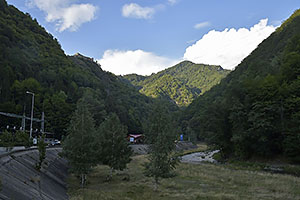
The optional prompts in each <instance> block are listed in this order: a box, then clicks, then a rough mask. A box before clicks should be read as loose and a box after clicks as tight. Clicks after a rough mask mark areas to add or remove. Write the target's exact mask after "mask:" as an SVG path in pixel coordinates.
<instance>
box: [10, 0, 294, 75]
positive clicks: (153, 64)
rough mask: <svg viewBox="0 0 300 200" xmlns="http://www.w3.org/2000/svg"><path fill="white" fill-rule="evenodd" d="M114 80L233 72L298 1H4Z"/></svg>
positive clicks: (67, 48) (66, 50)
mask: <svg viewBox="0 0 300 200" xmlns="http://www.w3.org/2000/svg"><path fill="white" fill-rule="evenodd" d="M8 3H9V4H12V5H14V6H16V7H17V8H19V9H20V10H21V11H23V12H28V13H30V15H31V16H32V17H33V18H36V19H37V20H38V22H39V23H40V24H41V25H42V26H43V27H45V28H46V30H47V31H49V32H50V33H51V34H52V35H54V37H56V38H57V39H58V41H59V42H60V44H61V45H62V48H63V49H64V51H65V52H66V54H69V55H72V54H75V53H76V52H80V53H81V54H84V55H86V56H89V57H93V58H95V59H97V60H98V62H99V63H100V64H101V65H102V68H104V69H105V70H107V71H112V72H113V73H115V74H127V73H138V74H151V73H152V72H157V71H159V70H161V69H164V68H166V67H169V66H171V65H173V64H175V63H177V62H179V61H181V60H184V59H189V60H191V61H193V62H197V63H200V62H201V63H205V64H218V65H221V66H222V67H224V68H228V69H233V68H234V67H235V66H236V65H237V64H238V63H239V62H240V61H241V60H242V59H243V58H244V57H245V56H247V55H248V54H249V53H250V52H251V51H252V50H253V49H254V48H255V47H256V46H257V45H258V43H260V42H261V41H262V40H263V39H264V38H266V37H268V36H269V35H270V34H271V33H272V32H273V31H274V30H275V28H276V27H277V26H278V25H280V23H281V22H282V21H283V20H284V19H286V18H287V17H289V16H290V15H291V14H292V13H293V12H294V11H295V10H296V9H298V8H300V1H299V0H284V1H283V0H251V1H250V0H226V1H225V0H209V1H208V0H206V1H204V0H151V1H150V0H110V1H109V0H24V1H20V0H8Z"/></svg>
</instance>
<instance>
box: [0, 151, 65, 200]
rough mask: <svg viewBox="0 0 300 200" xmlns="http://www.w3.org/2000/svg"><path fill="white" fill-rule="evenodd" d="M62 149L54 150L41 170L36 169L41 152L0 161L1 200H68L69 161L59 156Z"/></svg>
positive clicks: (6, 157) (4, 158) (47, 156)
mask: <svg viewBox="0 0 300 200" xmlns="http://www.w3.org/2000/svg"><path fill="white" fill-rule="evenodd" d="M60 151H61V148H50V149H47V151H46V159H45V161H44V162H43V165H42V169H41V171H40V172H39V171H37V170H36V169H35V165H36V163H37V161H38V159H39V154H38V150H30V151H23V152H17V153H13V154H11V155H8V156H3V157H1V158H0V181H1V191H0V199H4V200H6V199H7V200H8V199H15V200H19V199H20V200H27V199H28V200H29V199H30V200H32V199H44V200H61V199H68V196H67V187H66V183H65V180H66V178H67V161H66V160H65V159H63V158H61V157H59V156H58V153H59V152H60Z"/></svg>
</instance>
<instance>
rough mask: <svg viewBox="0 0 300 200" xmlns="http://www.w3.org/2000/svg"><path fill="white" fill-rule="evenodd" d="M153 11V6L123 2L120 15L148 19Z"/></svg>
mask: <svg viewBox="0 0 300 200" xmlns="http://www.w3.org/2000/svg"><path fill="white" fill-rule="evenodd" d="M154 13H155V8H152V7H142V6H140V5H138V4H136V3H131V4H125V5H124V6H123V8H122V15H123V16H124V17H129V18H137V19H150V18H151V17H152V16H153V15H154Z"/></svg>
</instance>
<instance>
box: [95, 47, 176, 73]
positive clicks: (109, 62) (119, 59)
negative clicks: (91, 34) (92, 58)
mask: <svg viewBox="0 0 300 200" xmlns="http://www.w3.org/2000/svg"><path fill="white" fill-rule="evenodd" d="M97 61H98V62H99V63H100V64H101V68H102V69H104V70H106V71H110V72H112V73H114V74H117V75H125V74H131V73H136V74H140V75H150V74H152V73H156V72H159V71H161V70H163V69H165V68H167V67H170V66H173V65H175V64H177V63H178V62H179V60H172V59H169V58H166V57H162V56H158V55H155V54H154V53H151V52H145V51H143V50H135V51H120V50H107V51H105V52H104V54H103V56H102V58H101V59H100V60H97Z"/></svg>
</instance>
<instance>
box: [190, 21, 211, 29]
mask: <svg viewBox="0 0 300 200" xmlns="http://www.w3.org/2000/svg"><path fill="white" fill-rule="evenodd" d="M207 26H210V22H201V23H198V24H195V25H194V28H195V29H200V28H204V27H207Z"/></svg>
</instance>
